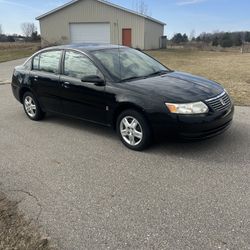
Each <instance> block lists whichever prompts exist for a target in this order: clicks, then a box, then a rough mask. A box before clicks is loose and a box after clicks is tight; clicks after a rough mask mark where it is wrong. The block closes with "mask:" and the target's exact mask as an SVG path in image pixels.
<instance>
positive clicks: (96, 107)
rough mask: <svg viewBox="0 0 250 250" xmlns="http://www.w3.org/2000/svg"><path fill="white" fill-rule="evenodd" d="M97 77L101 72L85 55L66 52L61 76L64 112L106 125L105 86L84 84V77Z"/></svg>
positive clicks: (100, 75)
mask: <svg viewBox="0 0 250 250" xmlns="http://www.w3.org/2000/svg"><path fill="white" fill-rule="evenodd" d="M90 75H92V76H93V75H97V76H99V77H101V78H104V76H103V75H102V73H101V72H100V70H99V69H98V68H97V67H96V66H95V65H94V63H93V62H92V61H91V60H90V59H89V58H88V57H87V56H85V55H84V54H82V53H80V52H76V51H66V52H65V55H64V61H63V72H62V75H61V76H60V83H61V86H63V88H62V103H63V112H64V113H65V114H67V115H70V116H75V117H79V118H82V119H86V120H90V121H94V122H98V123H104V124H106V121H107V119H106V100H105V86H96V85H95V84H94V83H89V82H82V81H81V79H82V78H83V77H84V76H90Z"/></svg>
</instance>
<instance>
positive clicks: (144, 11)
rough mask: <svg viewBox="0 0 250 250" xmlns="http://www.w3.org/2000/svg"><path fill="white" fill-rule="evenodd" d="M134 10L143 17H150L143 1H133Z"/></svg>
mask: <svg viewBox="0 0 250 250" xmlns="http://www.w3.org/2000/svg"><path fill="white" fill-rule="evenodd" d="M134 8H135V10H136V11H137V12H138V13H140V14H143V15H148V16H149V15H151V13H150V12H149V8H148V5H147V4H146V3H145V2H144V1H143V0H135V6H134Z"/></svg>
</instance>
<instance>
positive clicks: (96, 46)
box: [44, 43, 127, 51]
mask: <svg viewBox="0 0 250 250" xmlns="http://www.w3.org/2000/svg"><path fill="white" fill-rule="evenodd" d="M117 48H119V49H120V48H127V47H125V46H121V45H114V44H107V43H76V44H67V45H59V46H53V47H48V48H45V49H44V50H51V49H76V50H81V51H95V50H104V49H117Z"/></svg>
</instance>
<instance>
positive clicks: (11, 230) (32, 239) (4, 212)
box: [0, 192, 56, 250]
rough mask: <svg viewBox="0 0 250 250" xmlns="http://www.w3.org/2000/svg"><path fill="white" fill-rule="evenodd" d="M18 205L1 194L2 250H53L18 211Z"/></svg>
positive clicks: (0, 238)
mask: <svg viewBox="0 0 250 250" xmlns="http://www.w3.org/2000/svg"><path fill="white" fill-rule="evenodd" d="M17 207H18V203H17V202H13V201H10V200H8V199H7V198H6V196H5V195H4V194H3V193H1V192H0V249H4V250H8V249H9V250H11V249H20V250H21V249H26V250H34V249H36V250H52V249H56V248H55V247H52V246H50V244H49V241H48V239H47V237H42V236H41V234H40V232H39V230H38V228H37V226H36V225H35V224H32V223H31V222H30V221H27V220H26V219H25V218H24V216H23V215H22V214H21V213H20V212H19V211H18V208H17Z"/></svg>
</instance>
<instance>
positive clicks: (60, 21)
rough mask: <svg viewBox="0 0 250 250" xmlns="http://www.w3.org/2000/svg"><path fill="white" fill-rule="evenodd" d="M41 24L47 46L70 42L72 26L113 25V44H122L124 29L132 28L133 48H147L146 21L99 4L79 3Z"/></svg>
mask: <svg viewBox="0 0 250 250" xmlns="http://www.w3.org/2000/svg"><path fill="white" fill-rule="evenodd" d="M39 21H40V28H41V36H42V43H43V45H46V44H67V43H70V30H69V23H78V22H87V23H91V22H109V23H110V26H111V27H110V28H111V39H110V40H111V43H113V44H118V43H119V44H121V43H122V28H131V29H132V46H133V47H135V48H141V49H144V26H145V19H144V18H143V17H140V16H136V15H134V14H131V13H128V12H126V11H123V10H119V9H117V8H115V7H112V6H108V5H106V4H103V3H101V2H98V1H93V0H82V1H79V2H76V3H74V4H72V5H70V6H68V7H66V8H64V9H61V10H59V11H57V12H55V13H53V14H50V15H48V16H46V17H44V18H42V19H40V20H39ZM117 21H118V26H117ZM118 29H119V32H118ZM118 33H119V34H118Z"/></svg>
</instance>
